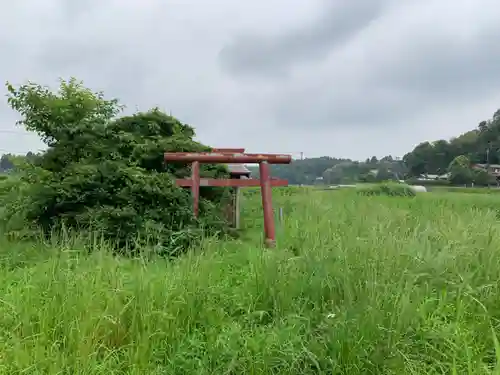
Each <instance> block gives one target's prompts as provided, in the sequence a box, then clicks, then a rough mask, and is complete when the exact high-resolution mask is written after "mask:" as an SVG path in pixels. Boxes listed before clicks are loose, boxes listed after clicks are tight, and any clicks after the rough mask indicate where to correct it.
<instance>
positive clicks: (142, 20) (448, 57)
mask: <svg viewBox="0 0 500 375" xmlns="http://www.w3.org/2000/svg"><path fill="white" fill-rule="evenodd" d="M318 2H323V4H324V7H323V11H322V12H321V11H320V12H319V13H318V14H317V18H316V19H315V20H314V17H312V18H313V19H312V21H310V22H309V21H306V18H307V17H308V16H310V15H313V12H314V8H315V7H316V6H317V5H318ZM77 3H78V4H77ZM292 3H293V6H292V5H290V6H289V7H288V8H285V7H284V6H285V5H286V4H292ZM10 4H12V5H9V6H6V12H7V16H6V22H8V24H6V23H2V24H0V44H1V47H2V50H3V51H8V52H6V54H7V55H8V56H9V58H7V59H2V61H0V75H1V77H0V78H2V81H4V80H7V79H8V80H11V81H12V82H13V83H16V84H17V83H22V82H24V81H26V80H28V79H30V80H33V81H35V82H38V83H41V84H54V83H55V82H56V80H57V78H58V77H65V78H68V77H70V76H75V77H76V78H78V79H82V80H83V81H84V83H85V84H86V85H87V86H89V87H91V88H92V89H95V90H103V91H104V92H105V94H106V96H108V97H118V98H119V99H120V100H121V102H122V103H124V104H125V105H127V107H128V108H129V111H133V110H135V109H136V108H139V109H141V110H144V109H147V108H150V107H152V106H159V107H161V108H162V109H165V110H167V111H170V110H171V111H172V112H173V114H174V115H175V116H178V117H179V118H180V119H181V120H182V121H185V122H188V123H190V124H192V125H193V126H194V127H195V128H196V130H197V133H198V134H199V136H200V140H201V141H203V142H205V143H207V144H212V145H214V146H218V147H246V148H247V149H249V150H252V151H256V152H265V151H269V152H298V151H304V152H305V153H306V155H320V154H330V155H334V156H346V157H359V158H365V157H367V156H370V155H374V154H376V155H379V156H382V154H388V153H393V154H398V153H399V154H401V153H404V152H406V151H407V150H408V149H409V148H410V147H412V146H413V145H414V144H416V143H418V142H419V141H420V140H421V138H420V137H423V138H424V139H431V140H432V139H435V138H438V137H448V136H453V135H456V134H459V133H461V132H463V131H465V130H468V129H470V128H471V127H472V126H474V125H475V124H476V123H477V122H478V121H479V120H481V119H484V118H485V117H487V116H489V115H490V114H491V113H493V111H495V110H496V109H497V108H496V107H497V106H500V92H499V91H497V88H498V87H500V81H499V80H500V75H498V74H497V72H496V70H497V67H498V66H500V65H499V64H500V56H499V52H497V51H499V50H498V48H496V46H495V41H497V40H500V33H499V29H500V28H499V26H497V25H500V24H498V22H497V19H498V17H499V16H500V6H499V5H498V2H497V1H496V0H462V1H460V2H451V1H448V0H405V1H396V0H385V1H384V0H370V1H358V0H339V1H337V0H335V1H334V0H332V1H328V2H327V1H326V0H315V1H313V0H308V1H304V0H294V1H292V0H288V1H286V0H275V1H273V2H268V1H264V0H255V2H251V3H250V2H234V1H231V0H219V2H218V7H213V5H212V4H208V3H207V2H206V1H203V0H185V1H183V2H178V1H176V2H173V1H161V0H143V2H141V3H138V2H135V1H133V0H122V1H120V0H106V1H96V0H87V1H83V2H75V4H73V3H71V4H70V3H69V2H68V1H62V0H46V2H44V3H43V4H41V3H39V2H38V1H36V0H25V1H24V2H17V3H15V2H14V3H10ZM64 4H65V5H64ZM10 9H14V10H10ZM263 9H264V10H265V14H264V13H263ZM279 15H281V16H282V17H281V18H280V19H279V20H278V21H279V22H277V23H279V26H278V25H270V24H269V20H272V19H276V17H277V16H279ZM263 19H265V20H266V21H265V22H263V21H262V20H263ZM292 21H293V23H294V24H295V25H296V26H295V27H292V26H290V25H291V23H292ZM278 28H281V33H280V32H277V31H276V30H277V29H278ZM271 29H273V30H274V31H271ZM231 40H232V41H233V42H232V43H231ZM13 41H15V42H13ZM221 50H222V52H221ZM221 67H222V69H221ZM262 77H264V78H266V79H256V78H262ZM276 77H281V78H283V79H279V80H277V79H273V78H276ZM496 100H498V102H497V101H496ZM1 104H2V106H0V149H2V150H5V149H11V150H12V151H16V152H19V151H20V150H22V149H25V150H26V151H27V150H29V149H38V147H39V145H38V143H36V142H35V141H34V140H33V139H32V138H30V137H27V136H24V135H23V136H21V135H20V134H18V133H16V131H15V127H14V121H13V114H12V113H11V111H10V110H9V109H8V108H7V106H6V105H3V104H4V103H3V102H2V103H1ZM402 128H404V131H402V130H401V129H402ZM2 129H4V130H9V131H11V132H7V131H5V132H3V133H2ZM260 131H267V135H266V136H261V135H260V134H259V132H260ZM395 134H397V135H395ZM392 137H398V138H397V142H392V143H391V142H387V139H391V138H392Z"/></svg>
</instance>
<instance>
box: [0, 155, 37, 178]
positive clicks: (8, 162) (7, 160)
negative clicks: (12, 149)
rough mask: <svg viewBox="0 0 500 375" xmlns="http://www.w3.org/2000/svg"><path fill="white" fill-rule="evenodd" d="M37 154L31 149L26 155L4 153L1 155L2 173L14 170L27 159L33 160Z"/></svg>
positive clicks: (0, 167)
mask: <svg viewBox="0 0 500 375" xmlns="http://www.w3.org/2000/svg"><path fill="white" fill-rule="evenodd" d="M35 158H36V154H34V153H33V152H31V151H29V152H28V153H27V154H26V155H14V154H3V155H2V156H0V173H7V172H10V171H13V170H14V169H15V168H16V166H18V165H19V164H20V163H24V162H26V161H33V160H34V159H35Z"/></svg>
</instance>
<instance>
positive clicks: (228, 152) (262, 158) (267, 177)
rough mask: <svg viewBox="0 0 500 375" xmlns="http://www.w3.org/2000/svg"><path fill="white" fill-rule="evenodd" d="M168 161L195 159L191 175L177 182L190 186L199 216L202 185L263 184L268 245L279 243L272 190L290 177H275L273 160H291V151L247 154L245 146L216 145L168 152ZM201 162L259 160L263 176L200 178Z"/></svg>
mask: <svg viewBox="0 0 500 375" xmlns="http://www.w3.org/2000/svg"><path fill="white" fill-rule="evenodd" d="M165 161H166V162H169V161H170V162H184V163H191V178H184V179H177V180H176V184H177V186H181V187H190V188H191V194H192V196H193V213H194V215H195V216H196V217H197V216H198V205H199V200H200V186H214V187H215V186H217V187H236V188H239V187H250V186H260V190H261V195H262V209H263V212H264V235H265V240H264V243H265V245H266V246H267V247H274V246H275V244H276V230H275V226H274V217H273V204H272V192H271V188H272V187H273V186H288V181H287V180H283V179H273V178H271V173H270V170H269V164H290V163H291V161H292V157H291V155H283V154H245V149H244V148H214V149H212V151H211V152H166V153H165ZM200 163H205V164H221V163H224V164H228V163H231V164H246V163H248V164H251V163H252V164H259V171H260V179H252V178H250V179H216V178H200Z"/></svg>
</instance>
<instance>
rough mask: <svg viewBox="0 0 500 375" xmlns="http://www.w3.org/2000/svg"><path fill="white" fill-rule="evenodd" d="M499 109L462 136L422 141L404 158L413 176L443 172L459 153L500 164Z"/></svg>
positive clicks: (478, 161) (480, 160) (470, 158)
mask: <svg viewBox="0 0 500 375" xmlns="http://www.w3.org/2000/svg"><path fill="white" fill-rule="evenodd" d="M498 113H499V111H496V112H495V114H494V115H493V117H492V118H491V119H490V120H487V121H482V122H481V123H480V124H479V125H478V127H477V128H476V129H473V130H471V131H469V132H466V133H464V134H462V135H460V136H459V137H456V138H452V139H450V140H449V141H447V140H442V139H441V140H438V141H435V142H423V143H420V144H419V145H417V146H416V147H415V148H414V149H413V150H412V151H411V152H409V153H407V154H406V155H405V156H404V157H403V160H404V162H405V164H406V165H407V166H408V170H409V174H410V175H411V176H419V175H422V174H441V173H444V172H445V171H446V170H447V168H448V166H449V165H450V163H451V162H452V161H453V160H454V159H455V158H456V157H458V156H460V155H464V156H466V157H467V158H468V159H469V160H470V162H471V163H473V164H476V163H482V164H500V116H499V115H498Z"/></svg>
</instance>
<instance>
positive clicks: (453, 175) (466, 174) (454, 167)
mask: <svg viewBox="0 0 500 375" xmlns="http://www.w3.org/2000/svg"><path fill="white" fill-rule="evenodd" d="M448 173H449V180H450V182H451V183H452V184H455V185H466V184H470V183H472V182H473V181H474V173H473V171H472V168H471V166H470V160H469V158H468V157H467V156H465V155H459V156H457V157H456V158H455V159H453V160H452V162H451V163H450V165H449V167H448Z"/></svg>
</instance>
